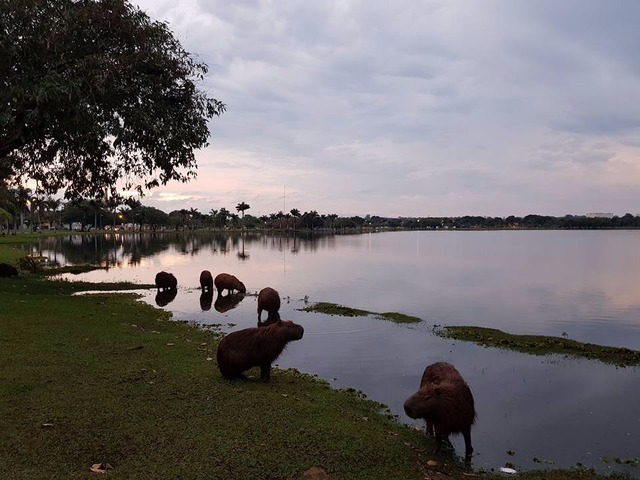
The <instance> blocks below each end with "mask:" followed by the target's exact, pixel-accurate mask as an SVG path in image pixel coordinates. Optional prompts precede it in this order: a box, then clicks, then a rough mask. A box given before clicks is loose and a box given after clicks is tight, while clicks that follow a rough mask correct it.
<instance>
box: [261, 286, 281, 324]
mask: <svg viewBox="0 0 640 480" xmlns="http://www.w3.org/2000/svg"><path fill="white" fill-rule="evenodd" d="M263 310H266V311H267V319H266V320H265V321H264V323H262V318H261V317H262V311H263ZM278 310H280V295H278V292H277V291H276V290H275V289H273V288H271V287H265V288H263V289H262V290H260V293H258V326H259V327H261V326H265V325H270V324H272V323H275V322H277V321H278V320H280V314H279V313H278Z"/></svg>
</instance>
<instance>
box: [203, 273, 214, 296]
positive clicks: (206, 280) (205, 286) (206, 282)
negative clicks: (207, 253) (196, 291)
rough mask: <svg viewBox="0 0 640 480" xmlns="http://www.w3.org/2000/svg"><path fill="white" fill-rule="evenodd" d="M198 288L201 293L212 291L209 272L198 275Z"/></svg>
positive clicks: (211, 279) (211, 278)
mask: <svg viewBox="0 0 640 480" xmlns="http://www.w3.org/2000/svg"><path fill="white" fill-rule="evenodd" d="M200 288H201V289H202V291H203V292H204V291H205V290H208V291H210V292H212V291H213V275H211V272H210V271H209V270H203V271H202V273H200Z"/></svg>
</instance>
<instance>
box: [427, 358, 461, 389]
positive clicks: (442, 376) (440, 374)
mask: <svg viewBox="0 0 640 480" xmlns="http://www.w3.org/2000/svg"><path fill="white" fill-rule="evenodd" d="M442 382H464V379H463V378H462V375H460V372H458V370H456V367H454V366H453V365H451V364H450V363H447V362H437V363H432V364H431V365H427V367H426V368H425V369H424V373H423V374H422V380H421V381H420V386H421V387H424V386H425V385H426V384H427V383H434V384H437V383H442Z"/></svg>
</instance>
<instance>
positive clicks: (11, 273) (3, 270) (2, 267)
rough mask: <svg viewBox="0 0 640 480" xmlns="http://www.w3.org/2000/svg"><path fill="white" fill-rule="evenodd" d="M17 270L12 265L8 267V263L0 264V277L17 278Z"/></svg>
mask: <svg viewBox="0 0 640 480" xmlns="http://www.w3.org/2000/svg"><path fill="white" fill-rule="evenodd" d="M17 276H18V270H17V269H16V267H14V266H13V265H9V264H8V263H0V277H6V278H11V277H17Z"/></svg>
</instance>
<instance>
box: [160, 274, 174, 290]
mask: <svg viewBox="0 0 640 480" xmlns="http://www.w3.org/2000/svg"><path fill="white" fill-rule="evenodd" d="M156 287H158V290H175V289H176V288H178V280H177V279H176V277H174V275H173V273H167V272H158V273H157V274H156Z"/></svg>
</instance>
